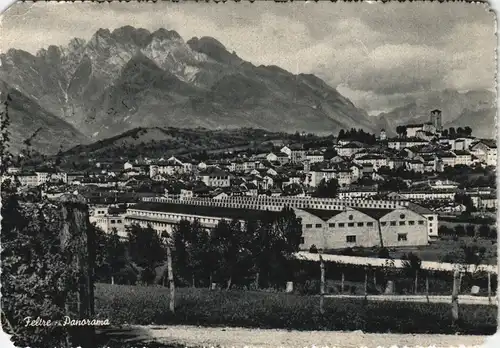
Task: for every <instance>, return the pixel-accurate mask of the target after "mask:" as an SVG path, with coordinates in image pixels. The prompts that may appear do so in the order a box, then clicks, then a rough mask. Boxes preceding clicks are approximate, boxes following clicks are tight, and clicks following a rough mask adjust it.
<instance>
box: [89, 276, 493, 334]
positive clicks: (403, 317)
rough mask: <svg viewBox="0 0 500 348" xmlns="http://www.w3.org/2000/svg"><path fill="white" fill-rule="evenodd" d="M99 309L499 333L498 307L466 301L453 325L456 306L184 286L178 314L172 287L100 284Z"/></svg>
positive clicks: (195, 321) (145, 318)
mask: <svg viewBox="0 0 500 348" xmlns="http://www.w3.org/2000/svg"><path fill="white" fill-rule="evenodd" d="M95 295H96V302H95V304H96V314H97V315H98V316H99V317H100V318H108V319H109V320H110V322H111V325H122V324H141V325H144V324H156V325H172V324H174V325H175V324H178V325H179V324H183V325H201V326H239V327H248V328H257V327H260V328H274V329H296V330H348V331H350V330H363V331H364V332H382V333H385V332H392V333H442V334H445V333H455V332H461V333H464V334H480V335H485V334H493V333H495V331H496V325H497V308H496V306H465V305H464V306H461V307H460V313H461V320H460V323H459V326H458V327H452V326H451V317H450V305H448V304H427V303H396V302H392V303H381V302H366V301H363V300H340V299H325V313H324V314H321V313H320V312H319V299H318V297H317V296H300V295H295V294H284V293H270V292H257V291H209V290H207V289H192V288H181V289H177V292H176V313H175V315H174V314H171V313H170V312H169V309H168V308H169V293H168V288H164V287H142V286H127V285H109V284H97V285H96V291H95Z"/></svg>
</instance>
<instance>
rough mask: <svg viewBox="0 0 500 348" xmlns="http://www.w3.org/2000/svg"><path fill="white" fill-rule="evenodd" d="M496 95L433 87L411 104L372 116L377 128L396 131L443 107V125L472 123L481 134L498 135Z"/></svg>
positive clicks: (460, 125)
mask: <svg viewBox="0 0 500 348" xmlns="http://www.w3.org/2000/svg"><path fill="white" fill-rule="evenodd" d="M495 99H496V95H495V93H493V92H491V91H488V90H477V91H468V92H465V93H460V92H458V91H455V90H450V89H448V90H444V91H431V92H428V93H425V94H424V95H422V96H420V97H418V98H415V99H414V100H413V101H411V102H409V103H408V104H406V105H404V106H402V107H398V108H395V109H394V110H392V111H390V112H386V113H381V114H379V115H377V116H372V117H373V118H374V119H375V122H376V128H377V130H381V129H385V130H386V131H387V132H388V133H389V134H390V135H395V131H396V127H397V126H399V125H404V124H409V123H422V122H428V121H429V120H430V112H431V110H434V109H439V110H441V111H442V117H443V120H442V123H443V127H445V128H448V127H464V126H470V127H471V128H472V129H473V134H475V135H476V136H478V137H486V138H492V137H494V136H495V116H496V105H495Z"/></svg>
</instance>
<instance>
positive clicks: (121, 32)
mask: <svg viewBox="0 0 500 348" xmlns="http://www.w3.org/2000/svg"><path fill="white" fill-rule="evenodd" d="M150 35H151V33H150V32H149V30H147V29H144V28H134V27H132V26H130V25H126V26H124V27H121V28H117V29H115V30H113V32H112V33H111V36H112V37H113V38H114V39H115V40H116V41H119V42H122V43H133V44H135V45H137V46H139V47H143V46H145V45H146V44H147V42H148V38H149V36H150Z"/></svg>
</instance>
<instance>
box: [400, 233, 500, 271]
mask: <svg viewBox="0 0 500 348" xmlns="http://www.w3.org/2000/svg"><path fill="white" fill-rule="evenodd" d="M464 244H465V245H477V246H478V247H484V248H485V249H486V254H485V258H484V260H483V262H482V263H485V264H490V265H496V264H497V244H496V243H494V244H493V243H492V242H491V240H490V239H484V238H478V239H477V240H476V241H474V238H472V237H459V238H458V239H457V240H453V238H452V237H441V238H440V239H438V240H436V241H433V242H431V243H430V244H429V245H425V246H419V247H407V248H398V249H396V251H391V256H392V257H393V258H396V259H398V258H401V256H403V255H404V254H407V253H409V252H412V253H414V254H416V255H418V257H420V258H421V259H422V260H424V261H437V262H440V261H441V259H442V258H443V257H444V256H445V255H446V254H448V253H451V252H456V251H458V250H460V247H461V245H464Z"/></svg>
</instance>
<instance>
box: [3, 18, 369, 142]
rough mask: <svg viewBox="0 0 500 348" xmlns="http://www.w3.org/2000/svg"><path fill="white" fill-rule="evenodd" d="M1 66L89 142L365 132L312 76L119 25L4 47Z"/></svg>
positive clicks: (217, 46) (12, 82)
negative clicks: (138, 132) (177, 134)
mask: <svg viewBox="0 0 500 348" xmlns="http://www.w3.org/2000/svg"><path fill="white" fill-rule="evenodd" d="M0 61H1V63H2V64H1V67H0V80H2V81H4V82H5V83H6V84H8V85H9V86H10V88H13V89H16V90H18V91H19V92H20V93H21V94H23V95H24V96H26V98H29V99H30V100H32V101H33V102H35V103H36V104H38V105H39V106H40V108H42V109H43V110H45V111H46V112H47V113H48V114H52V115H55V116H57V117H59V118H60V119H61V120H63V121H65V122H66V123H67V124H70V125H72V126H74V127H75V128H76V129H78V130H79V132H81V134H82V135H83V137H85V138H90V139H92V141H95V140H99V139H104V138H107V137H111V136H114V135H117V134H120V133H123V132H124V131H126V130H128V129H133V128H137V127H196V126H201V127H206V128H210V129H218V128H239V127H254V128H263V129H267V130H271V131H288V132H295V131H310V132H317V133H335V134H336V133H337V132H338V131H339V130H340V129H341V128H353V127H354V128H363V129H365V130H368V131H373V130H374V124H373V120H372V119H371V118H370V117H369V116H368V114H367V113H366V112H365V111H364V110H361V109H359V108H356V106H354V104H353V103H352V102H351V101H350V100H348V99H347V98H345V97H343V96H342V95H341V94H340V93H338V92H337V91H336V90H335V89H334V88H332V87H330V86H328V85H327V84H326V83H325V82H324V81H322V80H321V79H319V78H318V77H316V76H314V75H306V74H298V75H294V74H292V73H290V72H287V71H286V70H283V69H281V68H278V67H275V66H254V65H253V64H251V63H249V62H246V61H244V60H242V59H241V58H240V57H238V56H237V55H236V53H234V52H229V51H227V49H226V48H225V47H224V45H223V44H222V43H220V42H219V41H217V40H216V39H214V38H210V37H201V38H192V39H190V40H188V41H187V42H186V41H184V40H183V39H182V38H181V36H180V35H179V34H178V33H177V32H175V31H172V30H170V31H169V30H166V29H159V30H157V31H154V32H150V31H148V30H145V29H136V28H133V27H131V26H125V27H122V28H118V29H115V30H113V31H110V30H108V29H99V30H98V31H97V32H96V33H95V34H94V35H93V36H92V38H91V39H90V40H89V41H88V42H87V41H85V40H83V39H79V38H75V39H72V40H71V41H70V42H69V43H68V45H66V46H62V47H57V46H49V47H48V48H47V49H41V50H40V51H38V52H37V54H36V55H32V54H30V53H28V52H24V51H21V50H16V49H11V50H9V51H8V52H7V53H5V54H1V55H0Z"/></svg>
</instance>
